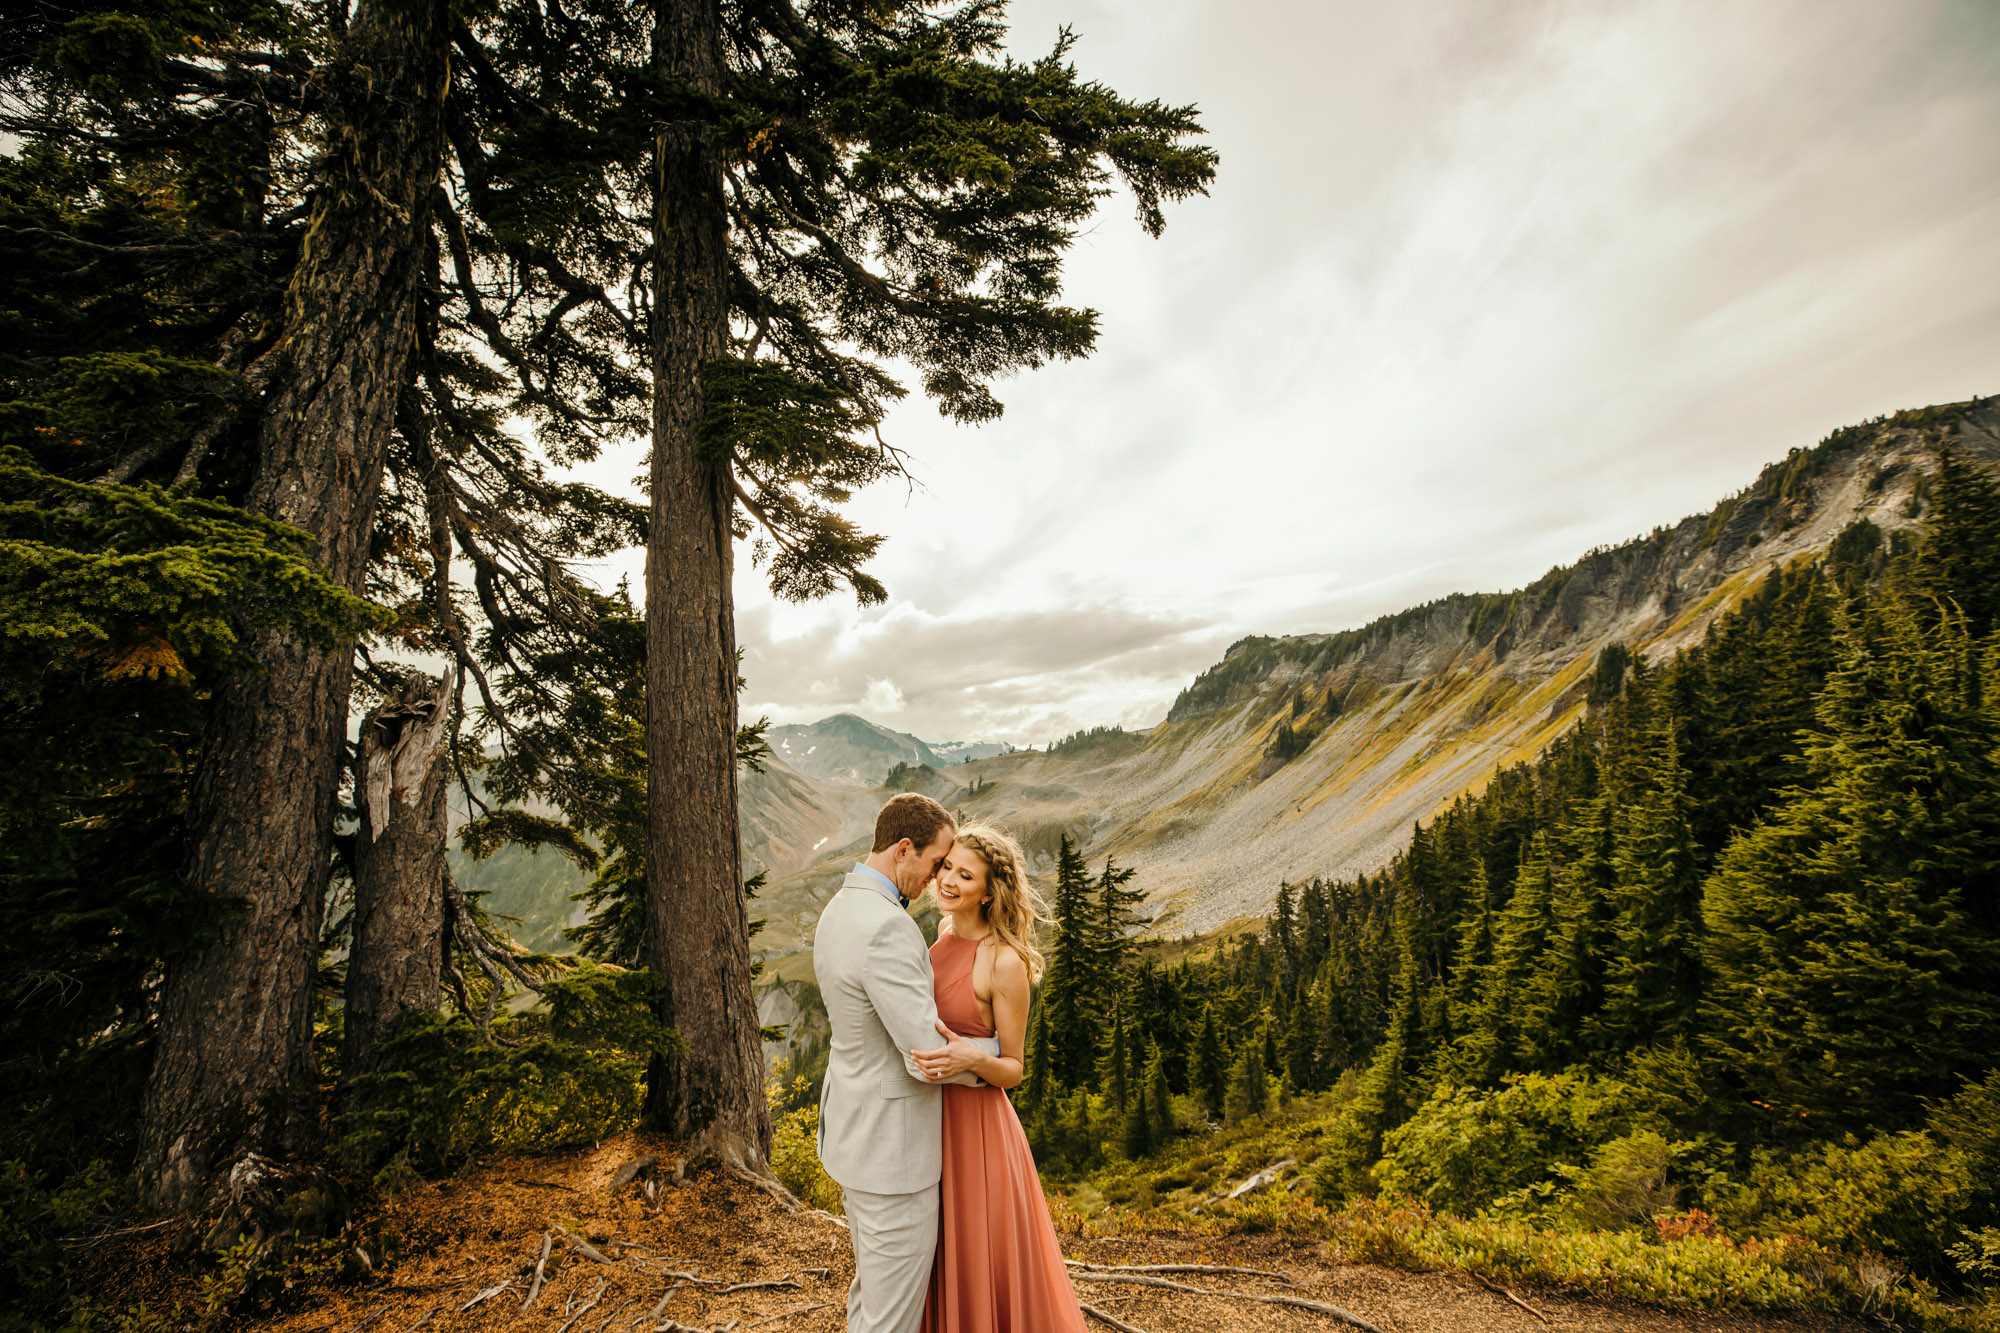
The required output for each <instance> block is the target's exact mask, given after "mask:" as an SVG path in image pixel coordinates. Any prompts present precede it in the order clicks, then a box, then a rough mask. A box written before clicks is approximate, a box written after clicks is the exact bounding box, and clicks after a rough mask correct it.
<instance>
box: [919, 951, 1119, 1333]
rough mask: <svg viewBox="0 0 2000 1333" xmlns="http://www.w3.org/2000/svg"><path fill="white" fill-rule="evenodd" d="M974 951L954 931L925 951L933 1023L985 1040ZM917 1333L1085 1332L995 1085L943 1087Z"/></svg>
mask: <svg viewBox="0 0 2000 1333" xmlns="http://www.w3.org/2000/svg"><path fill="white" fill-rule="evenodd" d="M978 955H979V942H978V941H977V940H962V939H960V938H958V937H957V936H956V935H939V936H938V942H937V943H936V944H934V945H932V946H931V974H932V976H933V977H934V978H935V983H936V986H937V1010H938V1017H939V1018H940V1019H942V1020H943V1021H944V1024H945V1026H946V1027H949V1028H950V1029H951V1030H952V1031H953V1032H956V1033H958V1034H959V1035H961V1036H966V1037H990V1036H992V1035H993V1029H992V1028H990V1027H988V1026H987V1025H986V1023H985V1022H984V1020H982V1019H981V1018H980V1016H979V999H978V997H977V996H976V995H974V994H973V990H972V965H973V962H974V960H975V959H976V958H977V957H978ZM922 1333H1084V1322H1083V1311H1082V1310H1081V1309H1079V1308H1078V1306H1077V1300H1076V1289H1075V1288H1074V1287H1073V1286H1071V1285H1070V1280H1069V1270H1068V1269H1067V1268H1065V1267H1064V1266H1063V1257H1062V1248H1061V1247H1060V1246H1059V1245H1058V1244H1057V1243H1056V1231H1055V1227H1054V1226H1053V1225H1051V1224H1050V1222H1049V1209H1048V1203H1047V1202H1046V1201H1045V1200H1044V1199H1043V1197H1042V1182H1041V1177H1040V1176H1038V1175H1036V1174H1035V1159H1034V1156H1033V1154H1032V1153H1031V1152H1029V1150H1028V1136H1027V1135H1026V1134H1024V1133H1022V1132H1021V1121H1020V1118H1019V1117H1018V1116H1016V1115H1015V1114H1014V1105H1013V1103H1012V1102H1010V1101H1008V1100H1007V1094H1006V1093H1005V1092H1003V1091H1001V1090H1000V1089H999V1088H995V1087H991V1086H982V1087H977V1088H968V1087H962V1086H958V1085H955V1084H953V1085H947V1086H946V1087H945V1089H944V1177H943V1179H942V1181H941V1182H940V1184H939V1190H938V1250H937V1259H936V1261H935V1263H934V1264H933V1265H932V1268H931V1289H930V1295H929V1297H928V1298H927V1299H926V1301H925V1302H924V1319H923V1324H922Z"/></svg>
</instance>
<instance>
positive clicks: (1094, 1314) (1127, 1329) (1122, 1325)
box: [1077, 1301, 1146, 1333]
mask: <svg viewBox="0 0 2000 1333" xmlns="http://www.w3.org/2000/svg"><path fill="white" fill-rule="evenodd" d="M1077 1306H1078V1307H1079V1308H1080V1309H1081V1310H1082V1311H1083V1312H1084V1313H1085V1314H1087V1315H1089V1316H1090V1317H1091V1318H1092V1319H1096V1320H1100V1321H1102V1322H1104V1323H1107V1324H1109V1325H1111V1327H1113V1328H1115V1329H1117V1330H1118V1333H1146V1330H1145V1329H1143V1328H1138V1327H1135V1326H1134V1325H1132V1324H1128V1323H1126V1322H1125V1321H1124V1320H1122V1319H1120V1318H1119V1317H1118V1316H1117V1315H1111V1314H1106V1313H1105V1312H1104V1311H1102V1310H1100V1309H1098V1308H1097V1307H1096V1306H1094V1305H1085V1304H1084V1303H1083V1302H1082V1301H1078V1302H1077Z"/></svg>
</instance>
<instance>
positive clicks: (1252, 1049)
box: [1224, 1032, 1270, 1125]
mask: <svg viewBox="0 0 2000 1333" xmlns="http://www.w3.org/2000/svg"><path fill="white" fill-rule="evenodd" d="M1264 1037H1265V1034H1264V1033H1262V1032H1259V1033H1257V1034H1256V1035H1255V1036H1253V1037H1252V1038H1251V1039H1250V1040H1249V1041H1246V1042H1244V1043H1243V1049H1242V1050H1241V1051H1239V1052H1238V1053H1237V1056H1236V1060H1235V1062H1234V1063H1233V1064H1231V1065H1230V1067H1229V1091H1228V1094H1227V1096H1226V1098H1225V1102H1224V1109H1225V1110H1226V1112H1227V1115H1228V1120H1229V1123H1230V1124H1232V1125H1234V1124H1237V1123H1239V1122H1240V1121H1243V1120H1247V1119H1250V1118H1251V1117H1253V1116H1260V1115H1262V1114H1264V1111H1265V1109H1266V1107H1267V1106H1268V1105H1269V1103H1270V1085H1269V1083H1268V1082H1267V1081H1266V1077H1265V1071H1266V1069H1267V1068H1268V1066H1266V1065H1265V1063H1264Z"/></svg>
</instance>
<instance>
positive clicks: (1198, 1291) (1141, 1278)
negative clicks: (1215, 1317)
mask: <svg viewBox="0 0 2000 1333" xmlns="http://www.w3.org/2000/svg"><path fill="white" fill-rule="evenodd" d="M1070 1280H1071V1281H1072V1282H1130V1283H1133V1284H1135V1285H1138V1286H1143V1287H1161V1288H1164V1289H1165V1290H1167V1291H1184V1292H1187V1293H1188V1294H1190V1295H1194V1296H1220V1297H1222V1298H1223V1299H1224V1300H1232V1301H1256V1302H1258V1303H1259V1304H1262V1305H1288V1306H1291V1307H1292V1308H1293V1309H1296V1310H1313V1311H1317V1312H1318V1313H1320V1314H1323V1315H1330V1316H1332V1317H1333V1318H1334V1319H1337V1320H1339V1321H1340V1322H1341V1323H1343V1324H1347V1325H1349V1326H1350V1327H1353V1328H1358V1329H1362V1330H1363V1331H1364V1333H1382V1330H1381V1329H1379V1328H1377V1327H1375V1325H1373V1324H1371V1323H1369V1322H1368V1321H1367V1320H1366V1319H1363V1318H1362V1317H1361V1316H1360V1315H1358V1314H1352V1313H1350V1312H1349V1311H1346V1310H1343V1309H1341V1308H1340V1307H1339V1306H1338V1305H1328V1304H1327V1303H1326V1302H1325V1301H1309V1300H1307V1299H1305V1297H1303V1296H1264V1295H1260V1294H1259V1293H1257V1292H1254V1291H1211V1290H1209V1289H1208V1288H1207V1287H1196V1286H1191V1285H1189V1284H1188V1283H1186V1282H1175V1281H1173V1280H1172V1279H1170V1278H1164V1277H1148V1276H1147V1275H1146V1274H1144V1273H1071V1274H1070Z"/></svg>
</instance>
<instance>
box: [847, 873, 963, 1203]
mask: <svg viewBox="0 0 2000 1333" xmlns="http://www.w3.org/2000/svg"><path fill="white" fill-rule="evenodd" d="M813 971H814V972H815V973H816V974H817V976H818V979H819V993H820V997H821V998H822V999H823V1000H825V1001H826V1016H827V1020H828V1022H829V1024H830V1026H831V1027H832V1029H833V1036H832V1049H831V1051H830V1053H829V1054H828V1056H827V1062H826V1082H825V1083H824V1084H822V1085H821V1087H820V1095H819V1160H820V1162H821V1164H822V1165H824V1166H825V1167H826V1173H827V1174H828V1175H830V1176H832V1177H833V1178H834V1179H835V1180H836V1181H838V1182H839V1183H840V1184H841V1185H842V1186H844V1187H846V1188H848V1189H857V1190H866V1191H868V1192H869V1193H871V1194H913V1193H915V1192H916V1191H918V1190H921V1189H926V1188H928V1187H929V1186H931V1185H935V1184H936V1183H937V1182H938V1177H939V1175H940V1174H941V1173H942V1168H943V1149H942V1147H941V1146H940V1140H939V1134H940V1124H941V1121H940V1116H941V1115H942V1113H943V1105H944V1104H943V1096H944V1090H943V1088H942V1087H940V1086H939V1085H938V1084H935V1083H931V1082H928V1081H926V1080H925V1078H924V1076H923V1072H922V1071H921V1070H919V1069H918V1068H917V1063H916V1061H915V1060H912V1059H911V1058H910V1052H911V1051H913V1050H919V1051H928V1050H935V1049H936V1048H937V1047H939V1046H942V1045H944V1038H943V1037H941V1036H939V1035H938V1030H937V1028H936V1026H935V1024H936V1022H937V999H936V996H935V993H934V992H933V990H932V983H931V959H930V954H929V952H928V951H927V950H926V949H925V948H924V933H923V931H921V930H919V929H918V928H917V923H916V922H915V921H913V920H911V919H910V915H909V913H908V912H906V911H904V910H903V909H902V908H900V907H898V906H896V904H894V903H892V902H890V901H889V899H888V898H887V897H886V896H885V895H883V894H882V893H881V891H880V890H878V889H875V888H873V887H871V886H870V883H869V880H868V878H867V877H866V876H864V875H859V874H852V873H850V874H849V875H848V877H847V880H846V882H845V883H843V884H842V885H841V887H840V891H839V892H838V893H836V894H834V895H833V897H832V899H831V900H830V901H829V902H828V903H827V905H826V907H825V909H824V910H823V911H821V912H820V915H819V926H818V928H817V929H816V930H814V932H813ZM952 1081H953V1082H955V1083H977V1082H978V1081H979V1080H977V1079H976V1078H974V1077H973V1076H971V1075H970V1074H965V1075H961V1076H959V1077H958V1078H956V1079H953V1080H952Z"/></svg>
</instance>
